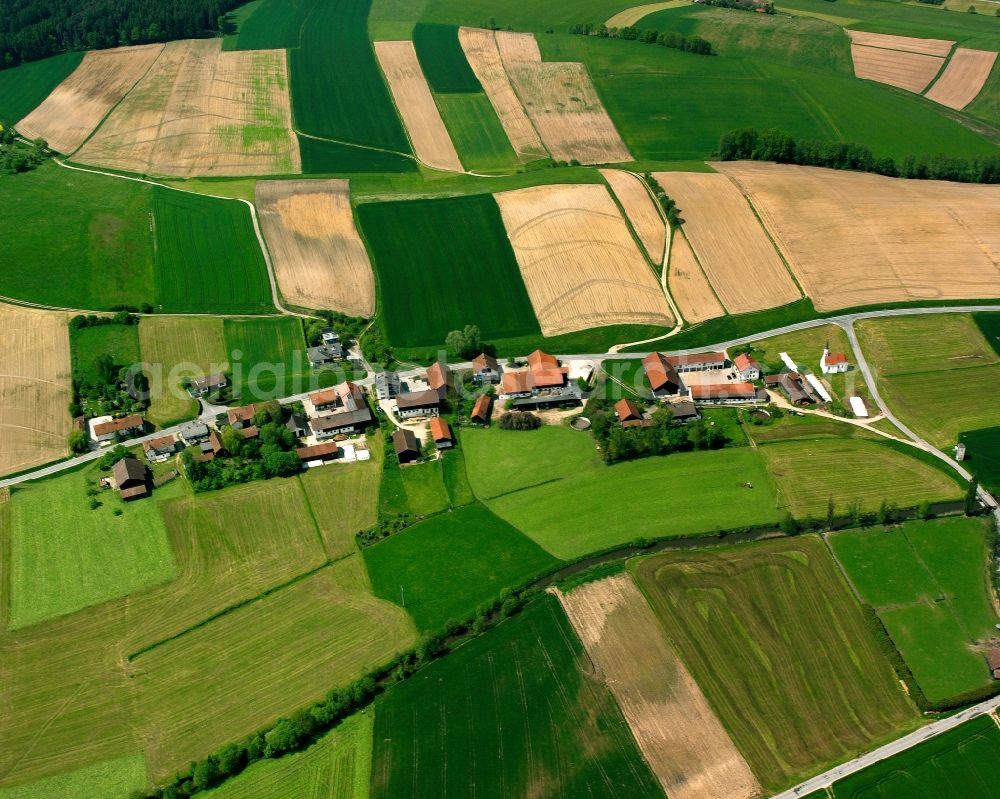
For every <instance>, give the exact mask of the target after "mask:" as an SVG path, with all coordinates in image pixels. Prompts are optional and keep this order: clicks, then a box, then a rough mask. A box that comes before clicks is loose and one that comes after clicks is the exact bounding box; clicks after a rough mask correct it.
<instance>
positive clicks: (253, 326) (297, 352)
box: [223, 316, 318, 402]
mask: <svg viewBox="0 0 1000 799" xmlns="http://www.w3.org/2000/svg"><path fill="white" fill-rule="evenodd" d="M223 329H224V332H225V339H226V350H227V352H228V354H229V359H230V364H231V365H232V367H233V387H234V393H235V391H239V392H240V393H241V398H242V399H243V400H244V401H246V402H252V401H254V400H255V399H276V398H277V397H284V396H288V395H290V394H293V393H296V394H297V393H299V392H302V391H307V390H310V389H313V388H317V387H318V386H314V385H312V384H311V383H310V378H311V373H310V368H309V361H308V360H307V359H306V356H305V338H304V336H303V334H302V323H301V322H300V321H299V320H298V319H297V318H295V317H290V316H284V317H281V318H276V319H226V320H225V324H224V328H223ZM237 365H238V366H239V372H237Z"/></svg>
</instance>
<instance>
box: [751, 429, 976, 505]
mask: <svg viewBox="0 0 1000 799" xmlns="http://www.w3.org/2000/svg"><path fill="white" fill-rule="evenodd" d="M759 452H760V454H761V456H762V457H763V459H764V462H765V463H766V464H767V469H768V471H769V472H770V474H771V477H772V478H773V479H774V483H775V486H776V488H777V493H778V505H779V507H781V508H784V509H787V510H788V511H789V512H790V513H791V514H792V515H793V516H795V517H796V518H804V517H805V516H806V515H808V514H812V515H814V516H815V515H822V514H824V513H826V508H827V503H828V501H829V499H830V498H831V497H833V499H834V501H835V502H836V503H837V506H838V507H839V508H840V510H841V511H844V510H846V508H847V507H848V506H849V505H850V504H851V503H853V502H855V501H858V502H860V503H861V508H862V509H863V510H865V511H874V510H877V509H878V508H879V506H880V505H881V503H882V500H886V501H887V502H890V503H894V504H896V505H897V506H899V507H914V506H916V505H919V504H920V503H921V502H922V501H924V500H926V501H928V502H932V503H933V502H948V501H952V500H957V499H960V498H961V496H962V488H961V486H959V485H958V484H957V483H956V482H955V480H954V479H953V478H951V477H949V476H948V475H947V474H945V473H943V472H942V471H941V470H939V469H936V468H934V467H933V466H931V465H929V464H927V463H924V462H923V461H922V460H917V459H916V458H915V457H910V456H908V455H907V454H905V453H904V452H902V451H897V450H895V449H892V448H890V447H888V446H887V445H885V444H882V443H880V442H878V441H868V440H863V439H858V438H849V439H841V440H838V439H831V438H820V439H817V440H795V441H781V442H774V443H770V444H766V445H764V446H761V447H760V448H759Z"/></svg>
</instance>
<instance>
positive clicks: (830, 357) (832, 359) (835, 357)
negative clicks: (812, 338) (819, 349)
mask: <svg viewBox="0 0 1000 799" xmlns="http://www.w3.org/2000/svg"><path fill="white" fill-rule="evenodd" d="M826 362H827V363H828V364H831V363H847V356H846V355H844V353H842V352H828V353H827V354H826Z"/></svg>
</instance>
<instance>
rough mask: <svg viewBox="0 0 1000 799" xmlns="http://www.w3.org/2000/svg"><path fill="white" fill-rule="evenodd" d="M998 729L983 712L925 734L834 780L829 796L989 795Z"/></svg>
mask: <svg viewBox="0 0 1000 799" xmlns="http://www.w3.org/2000/svg"><path fill="white" fill-rule="evenodd" d="M998 781H1000V729H998V728H997V724H996V722H995V721H994V720H993V719H992V718H990V717H989V716H980V717H979V718H977V719H973V720H972V721H969V722H967V723H965V724H963V725H961V726H960V727H957V728H955V729H954V730H950V731H948V732H946V733H942V734H941V735H938V736H935V737H934V738H931V739H930V740H929V741H927V742H925V743H922V744H920V745H919V746H916V747H914V748H912V749H908V750H907V751H905V752H901V753H900V754H898V755H895V756H893V757H890V758H888V759H886V760H883V761H882V762H881V763H877V764H876V765H874V766H869V767H868V768H866V769H864V770H863V771H859V772H858V773H857V774H852V775H851V776H850V777H845V778H844V779H843V780H840V781H839V782H836V783H834V785H833V794H832V795H833V797H834V799H925V797H934V799H992V797H994V796H996V786H997V783H998Z"/></svg>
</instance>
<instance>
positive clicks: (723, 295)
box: [654, 172, 801, 313]
mask: <svg viewBox="0 0 1000 799" xmlns="http://www.w3.org/2000/svg"><path fill="white" fill-rule="evenodd" d="M654 177H655V178H656V179H657V180H658V181H659V183H660V185H661V186H663V188H664V190H665V191H666V192H667V194H668V195H670V197H672V198H673V199H674V200H675V201H676V202H677V206H678V207H679V208H680V209H681V216H682V217H683V218H684V220H685V224H684V227H683V231H684V233H685V235H686V236H687V238H688V242H689V243H690V245H691V247H692V249H693V250H694V252H695V254H696V255H697V256H698V260H699V261H700V262H701V266H702V268H703V269H704V270H705V275H706V276H707V277H708V280H709V282H710V283H711V284H712V288H714V289H715V293H716V294H717V295H718V297H719V299H720V300H721V301H722V304H723V305H724V306H725V308H726V310H727V311H728V312H729V313H747V312H749V311H760V310H763V309H765V308H773V307H775V306H777V305H785V304H786V303H789V302H794V301H795V300H797V299H799V297H800V296H801V294H800V293H799V289H798V287H797V286H796V285H795V281H794V280H792V277H791V275H789V274H788V270H787V269H786V268H785V265H784V264H783V263H782V261H781V257H780V256H779V255H778V253H777V251H776V250H775V249H774V245H773V244H772V243H771V240H770V239H769V238H768V237H767V233H766V232H765V231H764V229H763V228H762V227H761V225H760V222H758V221H757V217H756V216H754V213H753V210H752V209H751V208H750V205H749V204H748V203H747V200H746V198H745V197H744V196H743V195H742V194H741V193H740V191H739V189H737V188H736V186H735V185H733V183H732V182H731V181H730V180H729V179H728V178H727V177H726V176H725V175H719V174H711V173H695V172H657V173H655V174H654Z"/></svg>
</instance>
